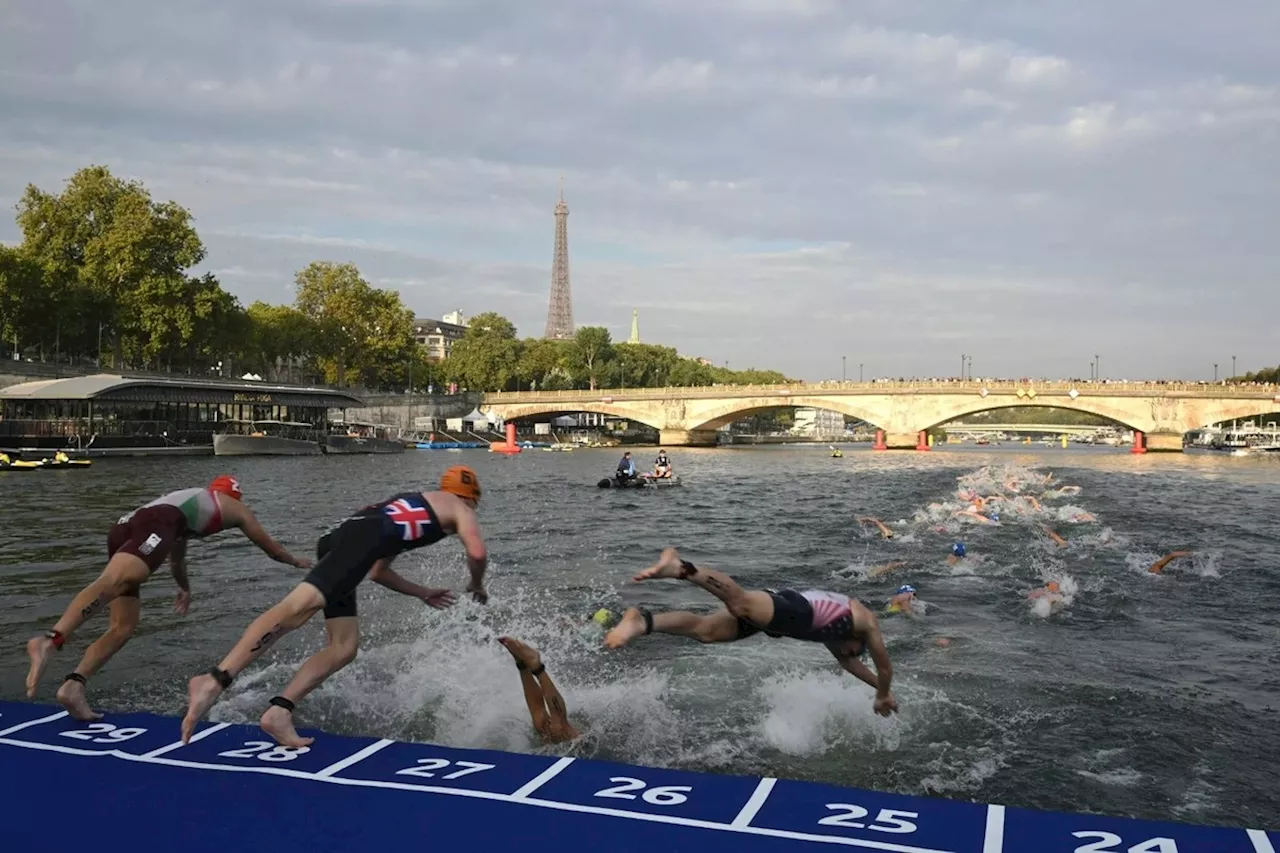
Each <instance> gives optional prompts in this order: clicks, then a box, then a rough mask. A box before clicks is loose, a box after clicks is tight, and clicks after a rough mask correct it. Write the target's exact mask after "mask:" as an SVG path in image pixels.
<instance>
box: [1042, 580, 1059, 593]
mask: <svg viewBox="0 0 1280 853" xmlns="http://www.w3.org/2000/svg"><path fill="white" fill-rule="evenodd" d="M1044 588H1045V589H1047V590H1049V592H1057V591H1058V582H1057V581H1049V582H1048V583H1047V584H1045V585H1044Z"/></svg>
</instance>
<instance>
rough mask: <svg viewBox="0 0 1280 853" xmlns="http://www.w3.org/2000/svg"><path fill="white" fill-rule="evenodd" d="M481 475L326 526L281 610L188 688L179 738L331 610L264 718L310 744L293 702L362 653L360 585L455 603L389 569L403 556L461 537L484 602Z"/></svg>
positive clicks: (287, 739)
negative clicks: (275, 648)
mask: <svg viewBox="0 0 1280 853" xmlns="http://www.w3.org/2000/svg"><path fill="white" fill-rule="evenodd" d="M479 502H480V480H479V478H478V477H476V472H475V471H472V470H471V469H470V468H468V467H466V466H465V465H455V466H454V467H452V468H450V469H449V470H448V471H446V472H445V473H444V475H443V476H442V477H441V478H440V488H439V490H438V491H434V492H405V493H402V494H398V495H394V496H392V497H390V498H387V499H386V500H384V501H382V502H380V503H376V504H372V505H370V506H366V507H364V508H363V509H360V510H358V511H357V512H355V513H354V514H353V515H351V516H349V517H348V518H345V519H343V520H342V521H341V522H340V523H339V524H338V525H337V526H335V527H334V528H332V529H331V530H329V531H328V532H327V533H325V534H324V535H323V536H322V537H320V541H319V543H317V546H316V557H317V560H316V564H315V567H314V568H313V569H312V570H311V573H310V574H308V575H307V576H306V578H305V579H303V581H302V583H300V584H298V585H297V586H296V587H295V588H294V589H293V591H292V592H290V593H289V594H288V595H287V596H285V597H284V599H283V600H281V601H280V603H279V604H277V605H276V606H275V607H272V608H271V609H270V610H268V611H267V612H266V613H264V614H262V615H261V616H259V617H258V618H257V619H256V620H254V622H253V624H251V625H250V626H249V628H248V630H246V631H245V632H244V636H242V637H241V638H240V642H238V643H237V644H236V646H235V648H233V649H232V650H231V653H230V654H228V655H227V656H226V657H225V658H223V659H222V661H221V662H220V663H219V664H218V665H217V666H215V667H214V668H213V669H211V670H209V671H208V672H207V673H204V674H202V675H197V676H196V677H195V678H193V679H191V682H190V684H189V685H188V700H189V701H188V706H187V715H186V717H185V718H184V719H183V720H182V739H183V741H184V742H185V741H188V740H189V739H190V738H191V735H192V733H193V732H194V731H195V727H196V724H197V723H199V722H200V720H201V718H203V717H204V715H205V714H206V713H208V711H209V708H210V707H211V706H212V705H213V703H214V702H215V701H217V699H218V696H219V695H220V694H221V693H222V691H223V690H225V689H226V688H228V687H230V686H231V682H232V680H233V679H234V678H235V677H236V676H237V675H239V674H240V673H241V672H243V671H244V669H245V668H246V667H247V666H249V664H251V663H252V662H253V661H255V660H257V659H258V658H259V657H261V656H262V655H263V654H264V653H266V651H267V649H268V648H270V647H271V645H272V644H273V643H274V642H275V641H276V640H278V639H280V638H281V637H283V636H284V635H285V634H287V633H289V632H290V631H293V630H294V629H296V628H300V627H301V626H302V625H304V624H306V623H307V621H308V620H310V619H311V617H312V616H315V615H316V613H318V612H320V611H324V618H325V632H326V633H327V635H328V643H327V644H326V645H325V647H324V648H323V649H321V650H320V651H318V652H316V653H315V654H314V655H312V656H311V657H310V658H308V659H307V661H306V662H305V663H303V665H302V666H301V668H299V669H298V672H297V674H296V675H295V676H294V677H293V680H292V681H291V682H289V686H288V687H286V688H285V689H284V691H283V692H281V694H280V695H279V696H275V697H273V698H272V699H271V701H270V703H269V704H268V707H267V710H266V711H265V712H264V713H263V715H262V720H261V725H262V730H263V731H265V732H266V733H267V734H269V735H271V737H272V738H274V739H275V740H276V742H277V743H280V744H283V745H284V746H306V745H307V744H309V743H311V740H312V739H311V738H300V737H298V733H297V731H296V730H295V729H294V726H293V709H294V707H295V706H296V703H298V702H300V701H302V698H303V697H304V696H306V695H307V694H308V693H310V692H311V691H312V690H315V689H316V688H317V687H319V686H320V685H321V684H323V683H324V681H325V679H327V678H328V677H329V676H331V675H333V674H334V673H335V672H337V671H338V670H340V669H342V668H343V667H344V666H346V665H347V664H349V663H351V661H353V660H354V659H355V656H356V649H357V648H358V646H359V639H360V629H359V623H358V622H357V619H356V587H358V586H359V585H360V583H361V581H363V580H364V579H365V578H366V577H368V578H370V579H371V580H373V581H374V582H375V583H379V584H381V585H382V586H385V587H387V588H388V589H391V590H395V591H396V592H399V593H402V594H404V595H409V596H413V597H415V598H418V599H421V600H422V601H423V602H425V603H426V604H428V605H430V606H431V607H436V608H442V607H449V606H451V605H452V604H453V603H454V596H453V593H452V592H450V591H449V590H447V589H432V588H429V587H424V586H419V585H418V584H416V583H413V582H412V581H410V580H407V579H406V578H403V577H401V576H400V575H399V574H397V573H396V572H394V571H392V570H391V563H392V561H394V560H395V558H396V557H397V556H399V555H400V554H403V553H404V552H406V551H412V550H415V549H417V548H422V547H425V546H427V545H432V544H434V543H436V542H439V541H440V540H441V539H443V538H445V537H446V536H450V535H454V536H457V537H458V539H459V540H461V542H462V545H463V548H464V549H465V550H466V554H467V567H468V568H469V569H470V573H471V582H470V583H469V584H468V585H467V592H469V593H471V594H472V595H473V596H474V597H475V599H476V600H477V601H479V602H480V603H482V604H483V603H484V602H485V600H486V594H485V591H484V572H485V568H486V566H487V565H488V555H487V554H486V552H485V546H484V539H483V537H482V536H481V534H480V525H479V522H478V521H477V520H476V514H475V509H476V506H477V505H478V504H479Z"/></svg>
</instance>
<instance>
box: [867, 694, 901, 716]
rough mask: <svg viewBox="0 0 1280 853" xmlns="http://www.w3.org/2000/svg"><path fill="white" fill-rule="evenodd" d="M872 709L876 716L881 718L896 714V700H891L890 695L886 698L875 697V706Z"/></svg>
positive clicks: (891, 695)
mask: <svg viewBox="0 0 1280 853" xmlns="http://www.w3.org/2000/svg"><path fill="white" fill-rule="evenodd" d="M872 707H873V708H875V712H876V713H877V714H879V715H880V716H882V717H887V716H889V715H890V714H896V713H898V700H897V699H895V698H893V694H892V693H890V694H888V695H887V696H877V697H876V701H875V704H874V705H873V706H872Z"/></svg>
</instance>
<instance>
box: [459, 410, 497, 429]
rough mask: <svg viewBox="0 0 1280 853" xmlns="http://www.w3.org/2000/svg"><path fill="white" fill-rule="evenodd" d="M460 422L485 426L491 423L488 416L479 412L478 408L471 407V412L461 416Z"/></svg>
mask: <svg viewBox="0 0 1280 853" xmlns="http://www.w3.org/2000/svg"><path fill="white" fill-rule="evenodd" d="M462 422H463V423H465V424H484V425H485V426H489V425H490V424H491V423H493V421H492V420H491V419H490V418H489V416H488V415H486V414H484V413H483V412H481V411H480V409H478V408H475V409H472V410H471V414H469V415H467V416H466V417H465V418H463V419H462Z"/></svg>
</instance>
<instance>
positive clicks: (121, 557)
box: [27, 475, 311, 720]
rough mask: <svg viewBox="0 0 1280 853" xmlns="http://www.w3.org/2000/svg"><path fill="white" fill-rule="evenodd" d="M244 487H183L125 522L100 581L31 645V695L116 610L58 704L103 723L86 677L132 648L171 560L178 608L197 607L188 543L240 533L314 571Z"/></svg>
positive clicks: (280, 558) (227, 483) (115, 528)
mask: <svg viewBox="0 0 1280 853" xmlns="http://www.w3.org/2000/svg"><path fill="white" fill-rule="evenodd" d="M241 498H242V494H241V491H240V484H239V483H238V482H236V480H235V478H234V477H228V476H226V475H223V476H221V477H218V478H217V479H215V480H214V481H213V482H212V483H210V484H209V485H208V486H207V487H206V488H203V489H182V490H180V491H176V492H170V493H169V494H167V495H163V496H162V497H159V498H156V499H155V500H153V501H152V502H151V503H149V504H146V505H145V506H141V507H139V508H138V509H135V510H134V511H133V512H131V513H129V514H128V515H125V516H123V517H121V518H120V520H119V521H117V522H116V523H115V524H114V525H112V527H111V531H110V532H109V533H108V534H107V567H106V568H105V569H104V570H103V571H102V574H101V575H100V576H99V577H98V579H97V580H96V581H94V582H93V583H91V584H90V585H89V586H87V587H85V588H84V589H83V590H81V592H80V594H79V595H77V596H76V597H75V598H74V599H73V600H72V601H71V604H70V606H69V607H67V610H66V612H65V613H63V614H62V618H61V619H59V620H58V622H57V624H55V625H54V626H53V629H52V630H50V631H49V632H48V633H47V634H45V635H44V636H41V637H35V638H33V639H32V640H30V641H29V642H28V643H27V654H28V655H29V656H30V657H31V669H30V671H29V672H28V673H27V696H28V697H30V696H34V695H35V692H36V687H37V686H38V685H39V683H40V676H41V675H42V674H43V673H44V668H45V665H46V664H47V663H48V661H49V656H50V655H51V654H53V652H54V650H56V649H60V648H62V644H63V643H65V642H66V641H67V640H68V639H70V638H71V635H72V633H74V632H75V631H76V630H77V629H78V628H79V627H80V626H81V625H83V624H84V622H85V620H87V619H88V618H89V617H91V616H93V615H94V614H95V613H97V612H98V611H99V610H101V609H102V608H103V607H104V606H105V605H107V604H110V605H111V607H110V611H111V624H110V626H109V627H108V628H107V632H106V633H105V634H103V635H102V636H101V637H100V638H99V639H98V641H97V642H95V643H94V644H93V645H91V646H89V648H88V649H87V650H85V653H84V657H83V658H82V659H81V660H80V665H79V666H77V667H76V668H75V670H74V671H72V672H71V673H70V674H68V675H67V677H66V678H65V679H64V680H63V682H62V686H61V687H60V688H59V689H58V701H59V702H60V703H62V706H63V707H64V708H66V709H67V712H68V713H69V714H70V715H71V716H73V717H75V718H76V719H78V720H100V719H102V715H101V714H97V713H94V711H93V709H91V708H90V707H89V701H88V699H87V698H86V696H85V685H86V683H87V681H86V680H87V679H88V678H89V677H90V676H91V675H93V674H94V673H95V672H97V671H98V670H99V669H101V668H102V666H103V664H105V663H106V662H107V661H108V660H110V659H111V656H112V655H114V654H115V653H116V652H118V651H120V649H122V648H124V644H125V643H127V642H129V638H130V637H132V636H133V632H134V630H135V629H136V628H137V627H138V616H139V614H140V613H141V610H142V602H141V600H140V599H139V598H138V588H139V587H141V586H142V584H144V583H146V582H147V581H148V580H149V579H150V578H151V576H152V575H153V574H154V573H155V571H156V569H158V568H160V566H162V565H163V564H164V561H165V559H166V558H167V559H168V560H169V564H170V566H171V567H172V571H173V579H174V581H175V582H176V583H177V584H178V598H177V601H175V602H174V606H173V609H174V610H175V611H177V612H178V613H179V614H183V615H185V614H186V612H187V608H188V606H190V604H191V587H190V586H189V585H188V583H187V540H188V539H191V538H196V539H203V538H204V537H206V536H212V535H213V534H215V533H218V532H220V531H223V530H227V529H228V528H232V527H238V528H240V530H241V531H242V532H243V533H244V535H245V536H247V537H248V538H249V540H250V541H252V542H253V543H254V544H255V545H257V546H258V547H259V548H261V549H262V550H263V551H265V552H266V554H267V556H269V557H271V559H273V560H275V561H276V562H279V563H286V564H288V565H291V566H297V567H299V568H303V569H306V568H310V567H311V562H310V561H309V560H299V559H297V558H295V557H294V556H293V555H292V554H290V553H289V552H288V551H287V550H285V548H284V547H283V546H281V545H280V544H279V543H278V542H276V541H275V540H274V539H272V538H271V536H270V535H268V534H267V532H266V531H265V530H263V529H262V525H261V524H259V523H258V520H257V519H256V518H254V516H253V513H252V512H250V511H249V508H248V507H247V506H245V505H244V504H243V503H241Z"/></svg>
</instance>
